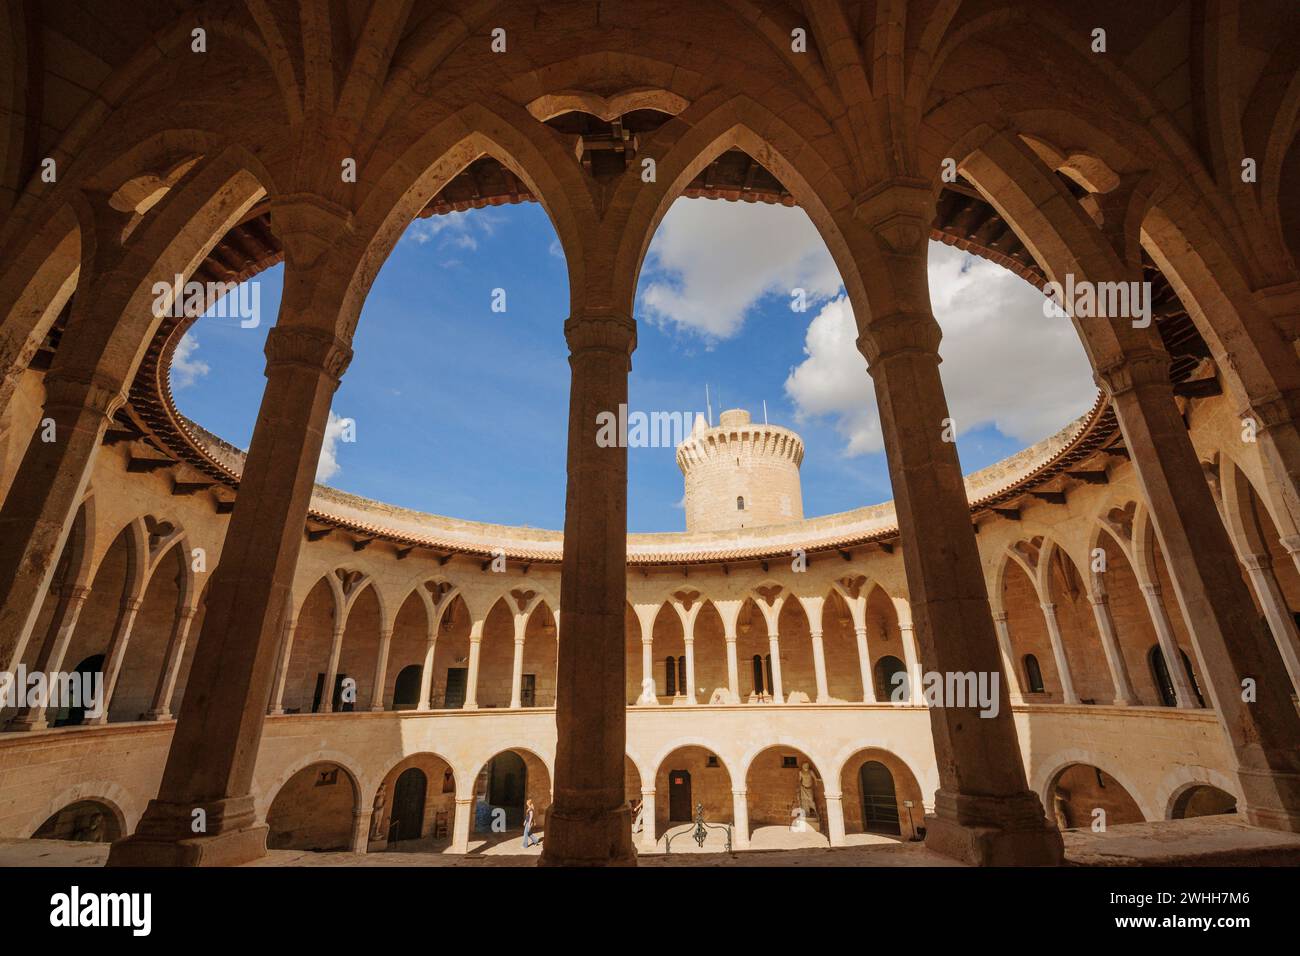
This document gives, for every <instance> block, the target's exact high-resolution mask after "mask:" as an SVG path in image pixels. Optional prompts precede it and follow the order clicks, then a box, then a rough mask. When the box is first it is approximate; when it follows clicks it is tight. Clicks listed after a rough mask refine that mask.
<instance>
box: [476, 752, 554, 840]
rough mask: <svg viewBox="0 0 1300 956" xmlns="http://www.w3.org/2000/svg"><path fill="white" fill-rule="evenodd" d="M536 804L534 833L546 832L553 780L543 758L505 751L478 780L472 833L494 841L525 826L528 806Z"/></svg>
mask: <svg viewBox="0 0 1300 956" xmlns="http://www.w3.org/2000/svg"><path fill="white" fill-rule="evenodd" d="M528 800H532V801H533V811H534V812H533V832H534V833H537V832H539V831H541V830H542V829H543V826H544V822H545V819H546V811H547V810H548V809H549V808H550V803H551V777H550V772H549V771H548V770H547V768H546V764H544V763H543V762H542V761H541V759H540V758H539V757H537V756H536V755H534V754H532V753H529V752H528V751H526V750H503V751H501V752H500V753H498V754H496V755H495V756H493V757H492V758H491V759H490V760H489V761H488V762H487V763H485V764H484V765H483V768H482V769H481V770H480V771H479V774H478V777H477V778H475V780H474V818H473V826H472V830H473V832H474V833H477V834H481V835H483V836H484V837H486V838H488V840H489V842H491V841H492V840H493V839H494V838H501V837H502V835H503V834H505V833H507V832H510V831H519V830H520V829H521V828H522V827H523V823H524V812H525V804H526V802H527V801H528Z"/></svg>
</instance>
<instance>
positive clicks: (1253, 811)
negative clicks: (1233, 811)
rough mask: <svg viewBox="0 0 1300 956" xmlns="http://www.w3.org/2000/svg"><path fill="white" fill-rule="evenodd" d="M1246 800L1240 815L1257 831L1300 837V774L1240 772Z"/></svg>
mask: <svg viewBox="0 0 1300 956" xmlns="http://www.w3.org/2000/svg"><path fill="white" fill-rule="evenodd" d="M1237 780H1238V782H1239V783H1240V784H1241V789H1242V794H1243V796H1244V797H1245V799H1244V800H1242V801H1241V804H1240V805H1239V806H1238V808H1237V809H1238V811H1239V812H1240V813H1241V815H1242V816H1243V817H1245V819H1246V821H1247V822H1248V823H1249V824H1250V825H1251V826H1255V827H1264V828H1265V829H1267V830H1279V831H1281V832H1283V833H1300V774H1296V773H1286V772H1282V771H1271V772H1270V771H1261V770H1245V769H1243V768H1240V767H1238V768H1237Z"/></svg>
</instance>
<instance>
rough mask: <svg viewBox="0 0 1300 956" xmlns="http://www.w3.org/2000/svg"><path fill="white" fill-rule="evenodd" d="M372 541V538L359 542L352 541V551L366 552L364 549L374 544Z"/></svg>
mask: <svg viewBox="0 0 1300 956" xmlns="http://www.w3.org/2000/svg"><path fill="white" fill-rule="evenodd" d="M374 540H375V539H374V538H362V539H361V540H360V541H357V540H353V542H352V550H353V551H364V550H366V548H368V547H370V545H371V544H372V543H373V542H374Z"/></svg>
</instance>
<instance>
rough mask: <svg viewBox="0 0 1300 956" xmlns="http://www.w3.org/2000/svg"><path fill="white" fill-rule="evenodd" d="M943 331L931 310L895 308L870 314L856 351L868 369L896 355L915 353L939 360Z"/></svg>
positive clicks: (859, 337)
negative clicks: (869, 319)
mask: <svg viewBox="0 0 1300 956" xmlns="http://www.w3.org/2000/svg"><path fill="white" fill-rule="evenodd" d="M942 338H943V332H942V330H941V329H940V328H939V323H938V322H936V321H935V318H934V315H933V314H932V313H930V312H895V313H894V314H893V315H885V316H879V317H877V318H873V319H872V320H871V323H870V324H869V325H868V326H867V328H866V330H865V331H864V332H863V333H862V335H860V336H858V341H857V346H858V351H859V352H861V353H862V357H863V358H865V359H866V360H867V367H868V369H871V368H873V367H875V366H876V365H878V364H879V363H880V362H882V361H885V360H887V359H890V358H893V357H894V356H896V355H903V354H907V353H915V354H921V355H927V356H933V357H934V360H935V361H936V362H937V361H938V360H939V342H940V340H941V339H942Z"/></svg>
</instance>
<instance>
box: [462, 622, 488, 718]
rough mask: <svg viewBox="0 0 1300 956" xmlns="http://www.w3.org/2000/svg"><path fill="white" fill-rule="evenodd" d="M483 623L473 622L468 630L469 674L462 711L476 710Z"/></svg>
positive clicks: (466, 680) (466, 679)
mask: <svg viewBox="0 0 1300 956" xmlns="http://www.w3.org/2000/svg"><path fill="white" fill-rule="evenodd" d="M484 623H485V622H484V621H475V622H474V623H473V624H471V625H470V629H469V673H467V674H466V675H465V703H464V704H463V705H462V707H461V709H462V710H478V662H479V655H480V653H481V651H482V649H483V624H484Z"/></svg>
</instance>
